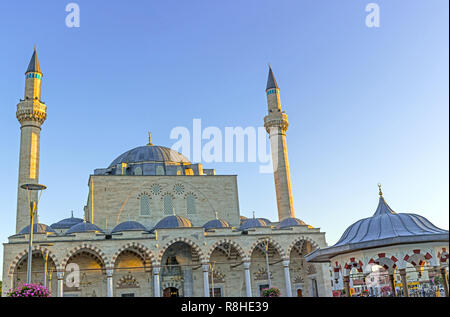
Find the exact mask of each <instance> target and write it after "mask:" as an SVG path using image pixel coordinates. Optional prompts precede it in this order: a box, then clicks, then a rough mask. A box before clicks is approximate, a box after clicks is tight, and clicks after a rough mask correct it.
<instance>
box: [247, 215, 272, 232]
mask: <svg viewBox="0 0 450 317" xmlns="http://www.w3.org/2000/svg"><path fill="white" fill-rule="evenodd" d="M269 224H270V222H269V223H268V222H267V220H266V219H263V218H251V219H247V220H245V221H244V223H243V224H242V225H241V227H240V228H239V230H245V229H250V228H258V227H267V226H269Z"/></svg>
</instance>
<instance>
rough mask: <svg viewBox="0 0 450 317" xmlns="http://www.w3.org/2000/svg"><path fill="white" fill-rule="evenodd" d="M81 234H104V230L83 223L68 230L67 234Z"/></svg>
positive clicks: (85, 222)
mask: <svg viewBox="0 0 450 317" xmlns="http://www.w3.org/2000/svg"><path fill="white" fill-rule="evenodd" d="M79 232H101V233H104V232H103V230H102V229H100V228H99V227H97V226H96V225H94V224H93V223H90V222H87V221H83V222H81V223H79V224H76V225H75V226H72V227H71V228H70V229H69V230H67V232H66V234H71V233H79Z"/></svg>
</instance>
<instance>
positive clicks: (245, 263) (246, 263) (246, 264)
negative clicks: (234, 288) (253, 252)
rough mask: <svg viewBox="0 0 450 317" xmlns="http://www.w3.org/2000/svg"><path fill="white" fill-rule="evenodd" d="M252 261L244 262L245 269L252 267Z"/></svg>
mask: <svg viewBox="0 0 450 317" xmlns="http://www.w3.org/2000/svg"><path fill="white" fill-rule="evenodd" d="M250 264H251V263H250V261H245V262H244V263H243V265H244V269H246V270H248V269H249V268H250Z"/></svg>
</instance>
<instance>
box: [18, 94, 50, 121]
mask: <svg viewBox="0 0 450 317" xmlns="http://www.w3.org/2000/svg"><path fill="white" fill-rule="evenodd" d="M16 117H17V120H19V122H20V123H23V122H25V121H34V122H37V123H39V124H42V123H44V121H45V119H46V118H47V106H46V105H45V104H44V103H42V102H40V101H39V100H37V99H34V100H25V101H21V102H20V103H19V104H18V105H17V112H16Z"/></svg>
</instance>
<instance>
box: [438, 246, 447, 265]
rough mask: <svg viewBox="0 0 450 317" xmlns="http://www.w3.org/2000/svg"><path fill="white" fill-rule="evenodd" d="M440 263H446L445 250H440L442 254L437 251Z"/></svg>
mask: <svg viewBox="0 0 450 317" xmlns="http://www.w3.org/2000/svg"><path fill="white" fill-rule="evenodd" d="M437 256H438V258H439V261H440V263H446V262H448V252H447V249H446V248H442V252H441V251H439V252H438V254H437Z"/></svg>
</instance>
